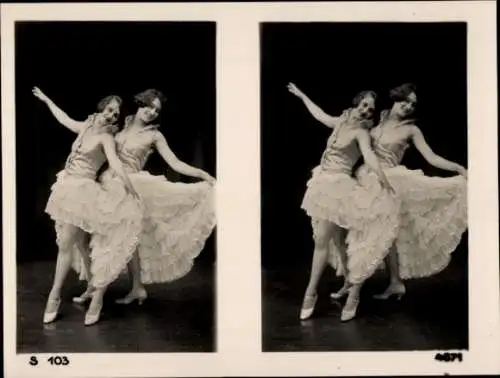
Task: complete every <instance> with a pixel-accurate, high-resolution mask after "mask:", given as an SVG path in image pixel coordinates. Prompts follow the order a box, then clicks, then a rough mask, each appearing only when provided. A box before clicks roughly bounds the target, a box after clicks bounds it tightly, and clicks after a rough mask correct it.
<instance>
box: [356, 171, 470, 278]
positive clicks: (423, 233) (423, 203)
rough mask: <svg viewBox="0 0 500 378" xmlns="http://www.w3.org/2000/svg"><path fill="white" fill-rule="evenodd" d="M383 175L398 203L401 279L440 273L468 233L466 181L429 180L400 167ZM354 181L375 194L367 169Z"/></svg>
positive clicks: (461, 178)
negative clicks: (357, 181)
mask: <svg viewBox="0 0 500 378" xmlns="http://www.w3.org/2000/svg"><path fill="white" fill-rule="evenodd" d="M384 172H385V174H386V176H387V179H388V180H389V182H390V183H391V185H392V186H393V188H394V189H395V191H396V193H397V196H398V197H399V199H400V210H399V219H400V227H399V232H398V236H397V238H396V241H395V243H396V248H397V253H398V257H399V274H400V276H401V278H403V279H409V278H420V277H427V276H431V275H433V274H436V273H439V272H440V271H442V270H443V269H445V268H446V267H447V266H448V264H449V262H450V260H451V254H452V252H453V251H455V249H456V248H457V246H458V244H459V243H460V241H461V238H462V235H463V233H464V232H465V231H466V229H467V180H466V179H465V178H464V177H462V176H454V177H448V178H443V177H430V176H426V175H424V173H423V172H422V171H421V170H409V169H407V168H406V167H404V166H401V165H399V166H396V167H393V168H388V169H385V170H384ZM357 177H358V180H359V182H360V184H362V185H363V186H365V187H367V188H371V189H370V190H372V191H376V190H378V189H377V187H378V186H379V184H378V183H377V181H376V179H375V177H374V174H373V173H372V172H371V171H370V170H369V169H368V168H367V167H366V166H363V167H361V168H360V170H359V172H358V175H357Z"/></svg>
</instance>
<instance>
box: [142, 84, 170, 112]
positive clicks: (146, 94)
mask: <svg viewBox="0 0 500 378" xmlns="http://www.w3.org/2000/svg"><path fill="white" fill-rule="evenodd" d="M155 99H158V100H159V101H160V103H162V104H164V103H165V102H166V101H167V98H166V97H165V95H164V94H163V93H161V92H160V91H159V90H157V89H146V90H145V91H142V92H140V93H138V94H136V95H135V96H134V101H135V103H136V105H137V106H138V107H139V108H142V107H144V106H150V107H152V106H153V101H154V100H155Z"/></svg>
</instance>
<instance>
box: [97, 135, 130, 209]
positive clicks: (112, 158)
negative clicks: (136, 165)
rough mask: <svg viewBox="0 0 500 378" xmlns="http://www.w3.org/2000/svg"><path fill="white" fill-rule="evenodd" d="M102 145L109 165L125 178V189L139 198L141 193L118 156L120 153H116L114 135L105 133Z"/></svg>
mask: <svg viewBox="0 0 500 378" xmlns="http://www.w3.org/2000/svg"><path fill="white" fill-rule="evenodd" d="M101 143H102V147H103V149H104V154H105V155H106V158H107V159H108V163H109V166H110V167H111V169H113V170H114V171H115V172H116V173H117V174H118V175H119V176H120V178H121V179H122V180H123V183H124V184H125V189H126V190H127V192H129V193H130V194H131V195H133V196H134V197H135V198H137V199H139V195H138V194H137V192H136V191H135V189H134V186H133V185H132V182H131V181H130V178H129V177H128V175H127V173H126V172H125V168H124V167H123V164H122V162H121V161H120V159H119V158H118V155H117V154H116V145H115V140H114V139H113V136H111V135H109V134H104V135H103V136H102V139H101Z"/></svg>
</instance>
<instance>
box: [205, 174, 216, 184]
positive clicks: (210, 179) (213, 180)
mask: <svg viewBox="0 0 500 378" xmlns="http://www.w3.org/2000/svg"><path fill="white" fill-rule="evenodd" d="M203 180H204V181H206V182H208V183H209V184H211V185H214V184H215V178H214V177H212V176H210V175H209V174H208V173H205V174H204V175H203Z"/></svg>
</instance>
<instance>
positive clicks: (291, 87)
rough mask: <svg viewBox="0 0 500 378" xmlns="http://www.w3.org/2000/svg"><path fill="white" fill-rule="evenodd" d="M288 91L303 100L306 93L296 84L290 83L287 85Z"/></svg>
mask: <svg viewBox="0 0 500 378" xmlns="http://www.w3.org/2000/svg"><path fill="white" fill-rule="evenodd" d="M287 89H288V91H289V92H290V93H291V94H293V95H295V96H297V97H299V98H302V97H303V96H304V93H303V92H302V91H301V90H300V89H299V88H297V86H296V85H295V84H294V83H289V84H288V85H287Z"/></svg>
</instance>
